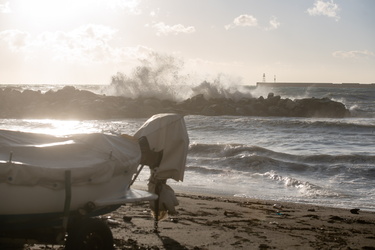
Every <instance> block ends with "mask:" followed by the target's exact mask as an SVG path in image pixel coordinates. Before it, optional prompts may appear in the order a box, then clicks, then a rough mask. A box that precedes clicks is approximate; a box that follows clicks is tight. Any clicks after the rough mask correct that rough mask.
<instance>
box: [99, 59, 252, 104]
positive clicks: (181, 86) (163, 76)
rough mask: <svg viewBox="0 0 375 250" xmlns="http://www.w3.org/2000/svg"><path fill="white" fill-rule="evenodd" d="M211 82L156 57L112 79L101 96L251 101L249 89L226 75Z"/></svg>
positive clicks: (177, 62) (179, 61) (172, 61)
mask: <svg viewBox="0 0 375 250" xmlns="http://www.w3.org/2000/svg"><path fill="white" fill-rule="evenodd" d="M208 78H212V77H201V76H197V75H196V74H194V73H192V72H186V69H185V68H184V62H183V60H182V59H179V58H177V57H174V56H170V55H162V54H157V53H154V55H153V56H152V57H150V59H149V60H143V61H142V62H141V65H140V66H138V67H136V68H135V69H133V70H132V72H131V73H130V74H125V73H122V72H118V73H117V74H116V75H114V76H112V79H111V82H110V84H109V86H105V87H104V88H103V89H102V90H101V93H102V94H106V95H114V96H124V97H129V98H157V99H160V100H172V101H181V100H184V99H187V98H190V97H193V96H195V95H199V94H203V95H204V96H205V98H206V99H214V98H232V99H234V100H239V99H241V98H243V97H247V98H248V97H251V93H250V91H249V89H246V88H243V87H241V85H242V83H241V81H240V80H238V79H233V78H232V77H230V76H227V75H225V74H219V75H217V76H216V77H214V78H213V79H208Z"/></svg>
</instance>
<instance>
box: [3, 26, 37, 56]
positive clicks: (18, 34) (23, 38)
mask: <svg viewBox="0 0 375 250" xmlns="http://www.w3.org/2000/svg"><path fill="white" fill-rule="evenodd" d="M0 40H4V41H5V42H6V43H7V44H8V46H9V48H10V49H11V51H12V52H18V51H21V50H23V49H25V48H26V47H27V46H29V43H30V34H29V33H27V32H23V31H20V30H5V31H2V32H0Z"/></svg>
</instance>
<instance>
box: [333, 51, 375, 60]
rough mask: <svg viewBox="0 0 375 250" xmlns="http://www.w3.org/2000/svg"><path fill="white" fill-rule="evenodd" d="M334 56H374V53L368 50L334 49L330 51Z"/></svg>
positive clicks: (345, 57) (346, 57)
mask: <svg viewBox="0 0 375 250" xmlns="http://www.w3.org/2000/svg"><path fill="white" fill-rule="evenodd" d="M332 55H333V56H334V57H337V58H342V59H348V58H354V59H355V58H363V57H375V53H374V52H371V51H368V50H362V51H361V50H352V51H335V52H333V53H332Z"/></svg>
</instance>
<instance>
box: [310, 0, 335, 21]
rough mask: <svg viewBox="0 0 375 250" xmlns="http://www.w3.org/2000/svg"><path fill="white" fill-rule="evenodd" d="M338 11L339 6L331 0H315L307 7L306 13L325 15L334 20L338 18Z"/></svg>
mask: <svg viewBox="0 0 375 250" xmlns="http://www.w3.org/2000/svg"><path fill="white" fill-rule="evenodd" d="M339 11H340V8H339V6H338V5H337V4H336V3H334V2H333V0H331V1H327V2H325V1H323V0H316V1H315V3H314V7H313V8H309V9H307V13H309V15H310V16H327V17H330V18H334V19H335V20H336V21H338V20H339V19H340V16H339V14H338V12H339Z"/></svg>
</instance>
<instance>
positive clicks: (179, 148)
mask: <svg viewBox="0 0 375 250" xmlns="http://www.w3.org/2000/svg"><path fill="white" fill-rule="evenodd" d="M142 136H145V137H146V138H147V140H148V142H149V145H150V148H151V149H152V150H154V151H163V158H162V160H161V162H160V165H159V167H158V169H157V170H156V173H155V174H156V178H158V179H168V178H172V179H174V180H176V181H183V179H184V172H185V164H186V156H187V152H188V149H189V136H188V133H187V131H186V126H185V121H184V119H183V116H182V115H179V114H158V115H154V116H152V117H151V118H150V119H148V120H147V121H146V122H145V123H144V124H143V126H142V127H141V128H140V129H139V130H138V131H137V132H136V133H135V135H134V137H136V138H138V139H139V138H141V137H142Z"/></svg>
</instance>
